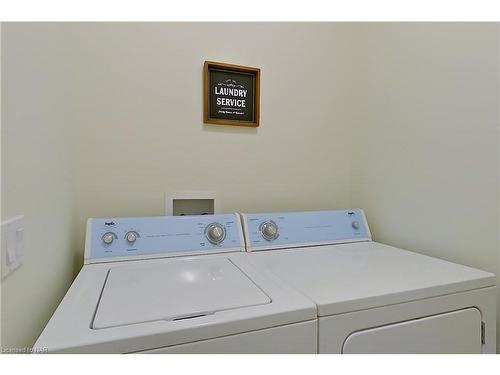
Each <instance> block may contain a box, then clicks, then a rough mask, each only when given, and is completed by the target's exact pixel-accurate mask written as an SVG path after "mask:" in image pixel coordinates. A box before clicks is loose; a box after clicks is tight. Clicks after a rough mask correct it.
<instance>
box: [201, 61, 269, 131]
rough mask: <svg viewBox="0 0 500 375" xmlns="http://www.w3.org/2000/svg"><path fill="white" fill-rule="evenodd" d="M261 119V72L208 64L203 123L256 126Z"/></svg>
mask: <svg viewBox="0 0 500 375" xmlns="http://www.w3.org/2000/svg"><path fill="white" fill-rule="evenodd" d="M259 117H260V69H258V68H252V67H249V66H242V65H234V64H226V63H219V62H214V61H205V64H204V66H203V122H204V123H205V124H215V125H236V126H252V127H257V126H259Z"/></svg>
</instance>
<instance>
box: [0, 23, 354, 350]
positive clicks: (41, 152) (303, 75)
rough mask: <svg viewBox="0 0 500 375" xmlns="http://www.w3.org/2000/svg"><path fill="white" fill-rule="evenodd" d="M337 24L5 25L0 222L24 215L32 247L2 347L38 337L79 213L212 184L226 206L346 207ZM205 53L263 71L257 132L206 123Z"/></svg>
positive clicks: (153, 203)
mask: <svg viewBox="0 0 500 375" xmlns="http://www.w3.org/2000/svg"><path fill="white" fill-rule="evenodd" d="M346 29H347V27H346V26H345V25H332V24H314V25H312V24H257V25H255V24H227V23H226V24H140V23H134V24H71V25H70V24H59V25H57V24H56V25H54V24H49V25H31V24H10V25H5V26H4V30H3V31H4V32H3V36H2V37H3V39H4V44H5V45H4V49H3V52H4V54H5V59H4V62H3V63H4V74H5V76H7V77H8V79H7V80H6V81H5V82H4V86H3V89H4V96H3V98H2V100H3V101H4V104H5V118H4V120H5V126H4V128H3V129H2V131H3V134H2V135H3V138H4V139H3V141H4V148H5V150H4V155H3V156H4V157H3V162H4V164H3V165H2V177H3V181H4V185H3V192H2V193H3V195H2V201H3V202H4V203H5V207H4V208H5V210H4V211H3V212H2V217H3V218H7V217H9V216H13V215H16V214H20V213H23V214H25V215H26V217H27V228H26V238H27V243H26V247H27V249H28V250H27V254H26V265H24V266H23V268H21V269H20V270H19V271H17V272H16V273H15V274H13V275H12V276H10V277H9V278H8V279H6V281H5V283H3V285H2V289H3V291H4V299H3V301H4V302H5V305H4V306H5V308H4V310H3V311H2V325H3V327H4V328H5V332H4V333H5V334H4V341H3V345H4V346H22V345H31V344H32V343H33V342H34V340H35V338H36V337H37V335H38V334H39V332H40V330H41V329H42V328H43V325H44V323H45V322H46V321H47V319H48V318H49V316H50V313H51V312H52V311H53V310H54V309H55V307H56V305H57V302H58V300H59V298H60V297H62V295H63V292H64V291H65V289H66V287H67V286H68V281H69V278H70V275H71V274H72V273H74V272H77V271H78V269H79V266H80V265H81V261H82V258H83V235H84V230H85V221H86V219H87V218H88V217H98V216H121V215H124V216H134V215H161V214H163V212H164V211H163V210H164V192H167V191H175V190H213V191H216V193H217V197H218V198H219V199H220V201H221V208H222V210H223V211H225V212H233V211H236V210H241V211H260V210H302V209H322V208H334V207H346V206H348V205H349V161H348V157H347V151H348V150H347V145H346V143H345V139H346V137H347V134H346V132H347V131H348V127H347V123H346V121H345V119H344V117H345V105H344V104H343V102H342V96H343V91H344V85H345V82H346V81H347V78H348V77H349V75H348V74H347V70H348V69H350V65H349V63H350V62H349V60H348V59H347V58H346V57H347V56H348V55H349V54H348V52H347V51H348V49H349V48H350V44H349V43H348V42H349V40H348V37H347V35H346V33H345V30H346ZM204 60H215V61H222V62H230V63H239V64H244V65H250V66H256V67H259V68H261V69H262V77H261V86H262V89H261V103H262V105H261V127H260V128H258V129H249V128H240V127H228V126H213V125H204V124H203V123H202V67H203V62H204ZM16 158H19V160H18V161H17V160H16ZM310 181H313V183H311V182H310ZM72 220H74V222H75V226H72V223H71V222H72ZM73 235H75V236H76V237H77V239H76V242H73V240H72V236H73ZM9 327H10V328H9Z"/></svg>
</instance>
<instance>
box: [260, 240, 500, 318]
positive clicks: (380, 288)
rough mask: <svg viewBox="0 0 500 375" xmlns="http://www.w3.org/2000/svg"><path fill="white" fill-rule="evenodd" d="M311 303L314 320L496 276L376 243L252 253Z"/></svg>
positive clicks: (477, 284)
mask: <svg viewBox="0 0 500 375" xmlns="http://www.w3.org/2000/svg"><path fill="white" fill-rule="evenodd" d="M251 257H252V260H253V262H254V264H256V265H257V266H259V267H263V268H265V269H267V270H268V271H271V272H272V273H273V274H275V275H277V276H278V277H279V278H281V279H282V280H284V281H285V282H287V283H289V284H290V285H291V286H293V287H294V288H296V289H297V290H298V291H300V292H301V293H302V294H303V295H305V296H307V297H308V298H310V299H311V300H312V301H314V302H315V303H316V305H317V308H318V316H327V315H333V314H340V313H345V312H352V311H357V310H363V309H367V308H373V307H379V306H386V305H391V304H395V303H402V302H407V301H413V300H418V299H423V298H429V297H435V296H441V295H446V294H451V293H457V292H463V291H468V290H472V289H477V288H484V287H489V286H493V285H495V283H496V281H495V275H493V274H491V273H489V272H485V271H481V270H477V269H474V268H471V267H467V266H463V265H460V264H455V263H451V262H447V261H444V260H441V259H437V258H432V257H429V256H425V255H422V254H418V253H414V252H411V251H406V250H403V249H399V248H395V247H392V246H387V245H384V244H380V243H377V242H359V243H349V244H337V245H328V246H314V247H304V248H297V249H282V250H274V251H260V252H254V253H251Z"/></svg>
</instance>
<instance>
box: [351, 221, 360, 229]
mask: <svg viewBox="0 0 500 375" xmlns="http://www.w3.org/2000/svg"><path fill="white" fill-rule="evenodd" d="M352 227H353V228H354V229H359V221H353V222H352Z"/></svg>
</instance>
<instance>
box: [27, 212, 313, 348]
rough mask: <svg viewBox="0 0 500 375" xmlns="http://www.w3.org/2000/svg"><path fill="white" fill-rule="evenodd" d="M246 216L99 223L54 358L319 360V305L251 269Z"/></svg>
mask: <svg viewBox="0 0 500 375" xmlns="http://www.w3.org/2000/svg"><path fill="white" fill-rule="evenodd" d="M244 249H245V247H244V243H243V236H242V228H241V222H240V218H239V215H236V214H229V215H214V216H184V217H165V216H163V217H142V218H110V219H90V220H89V221H88V224H87V236H86V248H85V262H84V263H85V264H84V266H83V268H82V270H81V271H80V273H79V274H78V276H77V278H76V280H75V281H74V283H73V284H72V285H71V287H70V289H69V291H68V292H67V294H66V296H65V297H64V299H63V300H62V302H61V303H60V305H59V307H58V308H57V310H56V311H55V313H54V315H53V316H52V318H51V319H50V321H49V322H48V324H47V326H46V327H45V329H44V330H43V332H42V334H41V335H40V337H39V338H38V340H37V342H36V343H35V347H37V348H47V349H48V352H49V353H54V352H70V353H136V352H142V353H297V352H298V353H304V352H306V353H314V352H316V351H317V321H316V306H315V305H314V303H312V302H311V301H309V300H308V299H306V298H305V297H304V296H302V295H301V294H300V293H298V292H296V291H295V290H293V289H292V288H290V287H288V286H286V285H285V284H284V283H283V282H281V281H280V280H279V279H278V278H276V277H274V276H272V275H266V274H265V272H261V271H259V270H258V269H257V268H256V267H255V266H252V265H251V264H250V263H249V262H248V259H247V257H246V256H245V253H244Z"/></svg>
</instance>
